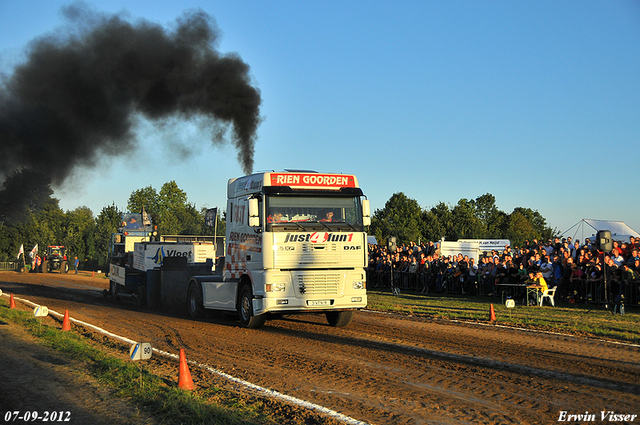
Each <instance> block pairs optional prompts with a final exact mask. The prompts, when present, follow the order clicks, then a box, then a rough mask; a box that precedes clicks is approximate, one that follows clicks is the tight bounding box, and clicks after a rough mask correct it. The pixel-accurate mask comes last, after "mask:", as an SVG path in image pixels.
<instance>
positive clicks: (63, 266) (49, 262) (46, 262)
mask: <svg viewBox="0 0 640 425" xmlns="http://www.w3.org/2000/svg"><path fill="white" fill-rule="evenodd" d="M54 270H60V273H68V272H69V261H67V253H66V249H65V247H64V246H60V245H50V246H48V247H47V254H46V256H45V257H44V259H43V261H42V273H51V272H52V271H54Z"/></svg>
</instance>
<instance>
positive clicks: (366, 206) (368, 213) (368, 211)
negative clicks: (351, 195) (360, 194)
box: [362, 199, 371, 226]
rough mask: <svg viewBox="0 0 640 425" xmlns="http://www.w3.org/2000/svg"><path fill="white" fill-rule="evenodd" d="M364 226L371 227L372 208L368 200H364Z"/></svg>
mask: <svg viewBox="0 0 640 425" xmlns="http://www.w3.org/2000/svg"><path fill="white" fill-rule="evenodd" d="M362 224H363V225H365V226H370V225H371V207H370V206H369V200H368V199H363V200H362Z"/></svg>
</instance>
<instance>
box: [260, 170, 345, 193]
mask: <svg viewBox="0 0 640 425" xmlns="http://www.w3.org/2000/svg"><path fill="white" fill-rule="evenodd" d="M271 186H289V187H291V188H294V189H333V190H339V189H341V188H343V187H357V184H356V178H355V176H353V175H346V174H316V173H313V174H307V173H271Z"/></svg>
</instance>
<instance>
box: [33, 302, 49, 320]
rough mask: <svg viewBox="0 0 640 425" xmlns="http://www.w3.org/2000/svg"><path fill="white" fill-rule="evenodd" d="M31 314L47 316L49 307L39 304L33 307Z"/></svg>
mask: <svg viewBox="0 0 640 425" xmlns="http://www.w3.org/2000/svg"><path fill="white" fill-rule="evenodd" d="M33 315H34V316H35V317H47V316H48V315H49V309H48V308H47V307H45V306H42V305H39V306H37V307H36V308H34V309H33Z"/></svg>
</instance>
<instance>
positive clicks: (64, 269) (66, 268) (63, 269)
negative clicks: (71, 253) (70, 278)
mask: <svg viewBox="0 0 640 425" xmlns="http://www.w3.org/2000/svg"><path fill="white" fill-rule="evenodd" d="M60 273H69V263H68V262H67V261H63V262H62V264H61V265H60Z"/></svg>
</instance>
